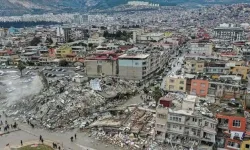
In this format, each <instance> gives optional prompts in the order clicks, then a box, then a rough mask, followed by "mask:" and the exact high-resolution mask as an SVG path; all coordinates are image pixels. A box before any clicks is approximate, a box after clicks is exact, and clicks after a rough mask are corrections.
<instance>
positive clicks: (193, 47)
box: [189, 41, 213, 55]
mask: <svg viewBox="0 0 250 150" xmlns="http://www.w3.org/2000/svg"><path fill="white" fill-rule="evenodd" d="M212 52H213V44H212V43H211V42H209V41H193V42H191V43H190V51H189V53H190V54H199V55H211V54H212Z"/></svg>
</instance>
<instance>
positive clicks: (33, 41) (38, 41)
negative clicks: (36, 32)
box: [30, 37, 41, 46]
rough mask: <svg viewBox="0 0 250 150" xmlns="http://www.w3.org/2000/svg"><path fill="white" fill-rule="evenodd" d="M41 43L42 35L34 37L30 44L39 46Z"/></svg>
mask: <svg viewBox="0 0 250 150" xmlns="http://www.w3.org/2000/svg"><path fill="white" fill-rule="evenodd" d="M39 43H41V38H40V37H34V38H33V39H32V40H31V41H30V45H31V46H37V45H38V44H39Z"/></svg>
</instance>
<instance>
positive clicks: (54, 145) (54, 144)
mask: <svg viewBox="0 0 250 150" xmlns="http://www.w3.org/2000/svg"><path fill="white" fill-rule="evenodd" d="M52 145H53V148H55V149H57V144H56V143H54V142H53V143H52ZM58 150H61V147H60V146H58Z"/></svg>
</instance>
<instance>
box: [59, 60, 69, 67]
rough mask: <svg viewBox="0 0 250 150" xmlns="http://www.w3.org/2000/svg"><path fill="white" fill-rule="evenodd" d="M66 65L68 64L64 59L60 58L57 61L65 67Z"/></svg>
mask: <svg viewBox="0 0 250 150" xmlns="http://www.w3.org/2000/svg"><path fill="white" fill-rule="evenodd" d="M67 65H68V62H67V61H66V60H64V59H62V60H60V61H59V66H62V67H65V66H67Z"/></svg>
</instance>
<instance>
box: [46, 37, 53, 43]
mask: <svg viewBox="0 0 250 150" xmlns="http://www.w3.org/2000/svg"><path fill="white" fill-rule="evenodd" d="M45 43H48V44H53V40H52V39H51V38H48V37H47V38H46V40H45Z"/></svg>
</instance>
